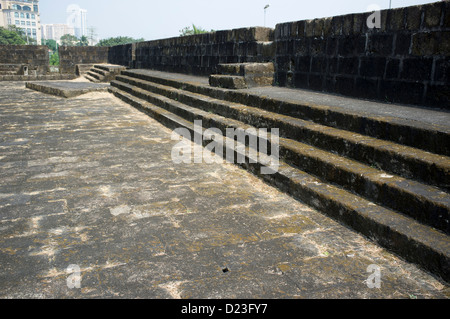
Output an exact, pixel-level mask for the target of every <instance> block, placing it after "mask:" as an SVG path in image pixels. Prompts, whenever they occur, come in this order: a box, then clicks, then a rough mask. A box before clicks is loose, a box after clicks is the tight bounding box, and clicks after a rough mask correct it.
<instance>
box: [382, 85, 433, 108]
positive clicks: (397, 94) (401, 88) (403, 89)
mask: <svg viewBox="0 0 450 319" xmlns="http://www.w3.org/2000/svg"><path fill="white" fill-rule="evenodd" d="M424 89H425V85H424V84H423V83H419V82H407V81H395V80H392V81H380V93H379V95H380V98H381V99H383V100H385V101H386V102H393V103H407V104H416V105H417V104H420V103H421V102H422V101H423V94H424Z"/></svg>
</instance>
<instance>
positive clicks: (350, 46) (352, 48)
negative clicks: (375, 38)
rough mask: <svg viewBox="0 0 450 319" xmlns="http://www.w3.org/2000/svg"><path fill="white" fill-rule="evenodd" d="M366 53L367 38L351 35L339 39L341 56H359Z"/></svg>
mask: <svg viewBox="0 0 450 319" xmlns="http://www.w3.org/2000/svg"><path fill="white" fill-rule="evenodd" d="M365 51H366V37H365V36H364V35H351V36H346V37H341V38H339V44H338V54H339V55H341V56H349V55H359V54H362V53H364V52H365Z"/></svg>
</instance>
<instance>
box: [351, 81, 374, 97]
mask: <svg viewBox="0 0 450 319" xmlns="http://www.w3.org/2000/svg"><path fill="white" fill-rule="evenodd" d="M378 81H379V80H378V79H367V78H361V77H357V78H356V79H355V95H354V96H355V97H359V98H363V99H376V98H377V97H378Z"/></svg>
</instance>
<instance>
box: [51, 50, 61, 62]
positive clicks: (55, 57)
mask: <svg viewBox="0 0 450 319" xmlns="http://www.w3.org/2000/svg"><path fill="white" fill-rule="evenodd" d="M50 65H59V53H58V52H56V51H55V52H53V54H52V55H51V56H50Z"/></svg>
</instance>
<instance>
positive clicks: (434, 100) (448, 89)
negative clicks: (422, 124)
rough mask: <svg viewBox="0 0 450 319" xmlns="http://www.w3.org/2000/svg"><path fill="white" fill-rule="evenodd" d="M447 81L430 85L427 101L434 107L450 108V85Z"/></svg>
mask: <svg viewBox="0 0 450 319" xmlns="http://www.w3.org/2000/svg"><path fill="white" fill-rule="evenodd" d="M447 83H448V82H447ZM447 83H446V84H443V85H439V84H433V85H429V86H428V88H427V95H426V98H425V103H426V104H427V105H429V106H432V107H436V108H440V109H445V110H450V85H448V84H447Z"/></svg>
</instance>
